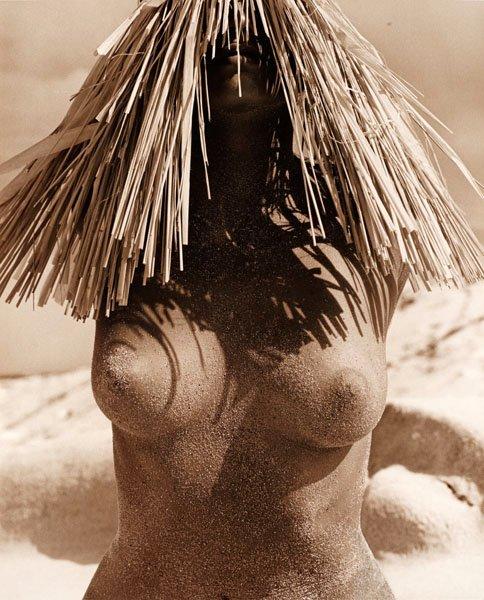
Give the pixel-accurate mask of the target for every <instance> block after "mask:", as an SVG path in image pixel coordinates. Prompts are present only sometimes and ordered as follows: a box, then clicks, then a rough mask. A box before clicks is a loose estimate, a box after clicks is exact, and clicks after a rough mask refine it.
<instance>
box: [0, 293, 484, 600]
mask: <svg viewBox="0 0 484 600" xmlns="http://www.w3.org/2000/svg"><path fill="white" fill-rule="evenodd" d="M483 291H484V286H474V287H472V288H469V289H468V290H464V291H461V292H453V293H448V292H442V293H440V292H439V293H434V294H431V295H427V294H423V295H421V296H418V297H416V298H415V297H413V296H412V295H406V296H405V297H404V299H403V302H402V305H401V307H400V310H399V312H398V314H397V316H396V318H395V321H394V325H393V327H392V331H391V335H390V337H389V340H388V362H389V403H388V407H387V410H386V412H385V415H384V417H383V419H382V421H381V423H380V425H379V426H378V428H377V430H376V431H375V435H374V443H373V450H372V457H371V463H370V479H369V485H368V491H367V497H366V500H365V506H364V511H363V527H364V530H365V534H366V536H367V539H368V541H369V543H370V545H371V547H372V549H373V551H374V552H375V554H376V556H377V558H378V560H379V561H380V564H381V566H382V568H383V570H384V572H385V574H386V576H387V578H388V580H389V581H390V584H391V586H392V588H393V590H394V591H395V594H396V596H397V598H398V599H399V600H447V599H452V600H479V599H481V600H484V535H483V530H484V525H483V519H482V511H483V508H484V504H483V496H484V466H483V465H484V377H483V373H484V369H483V367H484V344H482V339H483V334H484V301H483ZM0 407H1V408H0V415H1V416H0V418H1V422H0V448H1V454H0V456H1V459H0V460H1V462H0V489H1V490H2V492H1V495H0V581H1V582H2V584H1V585H2V588H1V589H2V591H1V593H0V596H1V597H2V598H3V597H4V598H6V599H9V600H10V599H19V600H33V599H34V598H35V599H38V598H42V599H43V598H49V599H52V600H57V599H59V600H60V599H62V600H70V599H71V598H72V599H78V598H80V597H81V596H82V592H83V590H84V589H85V588H86V586H87V583H88V581H89V579H90V577H91V576H92V573H93V571H94V569H95V566H96V562H97V561H98V560H99V557H100V556H101V555H102V553H103V551H104V548H105V547H106V545H107V544H108V543H109V540H110V538H111V536H112V534H113V531H114V528H115V521H116V508H115V494H114V487H113V475H112V463H111V454H110V452H111V451H110V445H111V443H110V428H109V423H108V422H107V420H106V419H105V418H104V417H103V416H102V415H101V414H100V412H99V411H98V409H97V407H96V406H95V404H94V401H93V399H92V396H91V391H90V384H89V371H88V369H80V370H77V371H72V372H68V373H65V374H62V375H44V376H30V377H23V378H12V379H3V380H0ZM87 507H88V508H87ZM362 600H364V599H362Z"/></svg>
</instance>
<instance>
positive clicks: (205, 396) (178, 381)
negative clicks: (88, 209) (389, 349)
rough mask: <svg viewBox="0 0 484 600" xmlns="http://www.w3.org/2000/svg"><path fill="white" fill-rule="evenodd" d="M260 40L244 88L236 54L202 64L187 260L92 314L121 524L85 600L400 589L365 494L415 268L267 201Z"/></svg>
mask: <svg viewBox="0 0 484 600" xmlns="http://www.w3.org/2000/svg"><path fill="white" fill-rule="evenodd" d="M251 51H253V49H247V51H246V52H247V54H246V56H245V60H244V62H243V63H242V69H241V77H242V87H243V96H242V97H241V98H239V97H238V95H237V86H236V81H235V80H236V78H237V64H236V58H235V57H230V56H227V57H225V58H220V59H218V60H216V61H214V63H213V64H212V65H210V66H209V70H208V73H209V83H210V88H211V101H212V109H213V113H212V122H211V124H210V125H209V126H208V128H207V144H208V153H209V155H210V157H211V165H212V166H211V182H212V197H211V200H209V199H208V198H207V194H206V190H205V183H204V179H203V165H201V164H200V163H201V160H200V159H199V160H198V161H197V164H196V167H195V170H194V172H193V174H192V181H193V187H192V203H193V204H192V206H193V209H192V211H193V212H192V215H191V219H192V221H191V223H192V224H191V241H190V245H189V247H188V250H189V255H188V256H187V257H186V260H187V262H188V264H189V265H190V268H189V269H188V270H187V272H186V273H185V274H183V275H182V274H179V273H177V274H176V275H174V276H173V280H172V282H171V284H169V285H168V286H162V285H161V284H159V283H152V284H150V285H148V286H142V285H139V286H136V288H135V290H134V294H133V296H132V297H131V300H130V303H129V305H128V307H126V308H125V309H119V310H117V311H115V312H114V313H113V315H112V316H111V317H109V318H102V319H100V320H98V322H97V333H96V345H95V350H94V361H93V388H94V391H95V395H96V399H97V402H98V404H99V406H100V407H101V409H102V410H103V411H104V412H105V414H106V415H107V416H108V418H110V419H111V420H112V422H113V435H114V454H115V462H116V477H117V481H118V493H119V507H120V526H119V531H118V535H117V537H116V539H115V541H114V542H113V545H112V547H111V548H110V550H109V551H108V553H107V555H106V557H105V558H104V560H103V561H102V563H101V565H100V567H99V569H98V572H97V573H96V576H95V578H94V580H93V582H92V584H91V586H90V587H89V590H88V592H87V594H86V598H93V599H95V598H167V599H168V598H170V599H175V598H176V599H178V598H179V599H182V598H183V599H184V598H200V599H202V598H203V599H205V598H206V599H214V598H219V599H221V598H230V599H231V600H232V599H233V600H235V599H242V598H244V599H246V598H247V599H249V598H251V599H256V598H281V599H282V598H284V599H286V598H287V599H291V600H292V599H294V600H295V599H302V598H345V599H346V598H348V599H349V598H358V599H360V598H368V599H369V598H378V599H382V598H391V597H392V594H391V592H390V590H389V589H388V586H387V585H386V583H385V582H384V579H383V577H382V575H381V573H380V572H379V569H378V566H377V564H376V561H375V560H374V558H373V557H372V555H371V552H370V550H369V549H368V546H367V545H366V543H365V541H364V539H363V536H362V533H361V529H360V508H361V501H362V495H363V490H364V485H365V479H366V472H367V471H366V469H367V461H368V453H369V446H370V438H371V431H372V429H373V428H374V427H375V425H376V424H377V422H378V420H379V419H380V416H381V414H382V411H383V408H384V405H385V388H386V375H385V350H384V338H385V333H386V329H387V326H388V323H389V320H390V317H391V313H392V312H393V308H394V306H395V302H396V300H397V298H398V294H399V290H400V289H401V283H402V279H403V278H401V279H400V282H399V281H398V275H390V276H388V277H386V278H384V277H373V278H372V277H369V276H366V275H365V274H364V269H362V267H361V265H360V264H359V262H358V260H357V259H356V258H355V256H354V254H353V252H351V251H349V250H348V249H347V248H346V246H345V244H344V240H342V239H341V238H342V236H341V233H340V232H338V230H337V223H336V220H335V218H334V216H333V215H331V216H330V215H328V218H327V221H328V227H327V230H328V231H331V228H332V230H333V231H332V233H331V234H330V235H329V239H327V240H326V242H324V243H322V244H320V245H319V246H318V247H317V248H315V247H312V245H311V236H310V232H309V227H308V225H306V224H304V223H301V222H300V221H298V220H297V218H296V214H295V213H296V211H295V210H294V209H292V210H291V208H290V207H288V206H287V203H286V202H284V203H283V202H281V203H280V206H279V207H278V208H273V209H272V210H271V209H270V208H269V209H268V207H267V199H266V198H265V197H264V196H265V194H266V193H267V185H266V177H267V164H268V162H269V160H270V158H271V153H272V148H271V141H272V136H273V132H274V129H275V127H276V126H277V121H278V120H279V119H283V120H284V119H285V114H284V113H285V103H284V102H283V100H282V99H281V98H280V97H274V96H272V95H270V94H269V93H268V92H266V85H265V84H266V75H265V73H264V71H263V69H261V68H260V67H259V64H258V62H257V59H256V58H252V57H251V54H250V52H251ZM288 137H289V139H290V137H291V136H290V135H289V136H288ZM303 193H304V190H303V189H293V194H294V195H296V196H297V197H298V198H299V197H301V196H302V195H303ZM375 307H378V310H379V314H377V312H376V311H377V309H376V308H375Z"/></svg>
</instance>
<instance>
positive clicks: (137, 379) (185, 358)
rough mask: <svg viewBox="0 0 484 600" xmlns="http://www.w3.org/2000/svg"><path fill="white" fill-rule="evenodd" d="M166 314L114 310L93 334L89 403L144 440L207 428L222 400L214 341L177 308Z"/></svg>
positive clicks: (220, 363) (220, 357) (221, 361)
mask: <svg viewBox="0 0 484 600" xmlns="http://www.w3.org/2000/svg"><path fill="white" fill-rule="evenodd" d="M167 314H168V313H166V314H165V315H162V314H156V316H155V313H153V314H152V315H151V317H150V318H148V317H147V315H146V314H140V312H139V311H136V312H133V311H128V310H123V309H121V310H119V311H117V312H116V313H115V314H114V315H113V317H111V318H109V319H103V320H101V321H99V322H98V323H97V327H96V341H95V347H94V355H93V363H92V387H93V392H94V396H95V399H96V402H97V404H98V405H99V407H100V408H101V410H102V411H103V412H104V414H105V415H106V416H107V417H108V418H109V419H110V420H111V421H112V422H113V423H114V424H115V425H116V426H117V427H119V428H121V429H123V430H125V431H128V432H130V433H133V434H136V435H141V436H144V437H153V436H159V435H170V434H174V433H176V432H177V431H179V430H181V429H183V428H185V427H187V426H188V425H190V424H191V423H194V422H197V421H209V420H210V419H212V418H213V416H214V415H215V414H216V412H217V410H218V408H219V406H220V404H221V403H222V402H223V399H224V396H225V395H226V393H227V385H226V383H227V382H226V368H225V358H224V354H223V352H222V349H221V347H220V344H219V342H218V339H217V336H216V335H215V334H214V333H213V332H211V331H209V330H201V329H199V328H198V327H197V326H196V325H194V324H190V323H189V322H188V321H187V319H186V317H185V316H184V315H183V313H182V312H181V311H180V310H179V309H177V308H173V309H172V310H170V314H169V318H168V317H167Z"/></svg>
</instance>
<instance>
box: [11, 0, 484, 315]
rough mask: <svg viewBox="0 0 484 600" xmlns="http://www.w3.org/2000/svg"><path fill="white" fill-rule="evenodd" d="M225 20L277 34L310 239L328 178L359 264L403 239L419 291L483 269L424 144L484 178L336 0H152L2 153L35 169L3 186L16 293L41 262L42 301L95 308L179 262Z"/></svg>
mask: <svg viewBox="0 0 484 600" xmlns="http://www.w3.org/2000/svg"><path fill="white" fill-rule="evenodd" d="M229 24H231V25H232V26H233V25H235V32H236V38H235V42H236V43H237V44H238V43H239V42H240V41H241V40H243V39H246V38H248V37H249V35H252V34H255V35H262V34H263V35H266V36H267V37H268V38H269V40H270V44H271V47H272V52H273V55H274V58H275V61H276V65H277V70H278V77H279V83H280V85H281V87H282V91H283V93H284V96H285V98H286V102H287V106H288V111H289V114H290V117H291V121H292V125H293V150H294V153H295V154H296V155H297V156H299V158H300V159H301V169H302V174H303V178H304V182H305V189H306V196H307V203H308V217H309V219H310V222H311V228H312V232H313V236H314V237H313V239H314V240H315V235H316V229H318V228H319V230H320V231H319V233H320V234H321V235H324V231H323V229H322V219H321V214H322V213H324V210H325V207H324V202H323V198H322V194H321V185H320V184H321V180H322V179H324V182H325V184H326V187H327V189H328V190H329V192H330V195H331V198H332V201H333V203H334V205H335V208H336V212H337V215H338V218H339V220H340V222H341V225H342V227H343V229H344V231H345V235H346V236H347V240H348V242H352V243H353V244H354V245H355V250H356V252H357V254H358V256H359V258H360V260H361V261H362V263H363V264H364V265H365V267H366V268H367V269H379V270H382V271H383V272H385V273H387V272H390V271H392V270H394V269H395V264H394V263H393V261H394V260H395V258H394V257H395V253H394V252H389V249H390V248H394V249H396V250H397V255H398V256H399V258H400V259H401V260H402V261H403V262H404V263H405V264H406V265H407V266H408V270H409V273H410V279H411V281H412V284H413V285H414V287H416V288H417V287H418V286H419V285H423V286H424V287H426V288H430V287H431V286H432V285H434V284H436V283H437V284H445V285H450V284H452V285H456V286H457V285H461V284H462V283H468V282H473V281H475V280H477V279H479V278H481V277H482V275H483V270H482V265H481V262H480V259H481V249H480V247H479V244H478V242H477V240H476V239H475V237H474V235H473V233H472V231H471V230H470V228H469V226H468V225H467V224H466V221H465V218H464V217H463V215H462V213H461V211H460V210H459V209H458V208H457V207H456V205H455V204H454V202H453V201H452V199H451V197H450V195H449V192H448V191H447V188H446V185H445V182H444V180H443V178H442V175H441V173H440V171H439V169H438V166H437V165H434V162H435V158H434V155H433V150H431V149H430V146H431V145H432V144H433V145H435V146H437V147H438V148H440V149H441V150H442V151H443V152H444V153H445V154H446V155H447V156H448V157H450V159H451V160H452V161H453V162H454V163H455V164H456V165H457V167H458V168H459V169H460V171H461V172H462V174H463V175H464V177H465V178H466V179H467V180H468V182H469V183H470V184H471V186H472V187H473V188H474V189H475V190H476V192H477V193H478V194H479V195H481V196H482V189H481V187H480V186H479V184H478V183H477V182H476V181H475V180H474V179H473V177H472V175H471V174H470V173H469V171H468V170H467V169H466V167H465V165H464V164H463V163H462V161H461V160H460V159H459V157H458V156H457V155H456V153H455V152H454V151H453V150H452V149H451V148H450V147H449V146H448V144H447V143H446V142H445V141H444V140H443V139H442V137H441V136H440V135H439V134H438V133H437V132H436V131H435V130H434V129H433V127H432V126H431V125H430V124H429V123H428V121H427V120H426V119H425V118H424V116H423V115H426V117H429V116H430V117H432V115H430V113H429V112H428V111H426V109H425V108H424V107H423V106H422V105H421V104H420V102H419V101H418V97H417V95H416V94H415V92H414V91H413V90H412V89H410V88H409V87H408V85H406V84H405V83H404V82H403V81H402V80H400V79H399V78H397V77H396V76H395V75H394V74H393V73H392V72H391V71H390V70H389V69H388V68H387V67H386V66H385V65H384V63H383V61H382V60H381V58H380V57H379V55H378V53H377V52H376V50H375V49H374V48H373V47H372V46H371V45H370V44H369V43H368V42H367V41H366V40H365V39H364V38H363V37H362V36H361V35H360V34H359V33H358V32H357V31H356V29H355V28H354V27H353V26H352V25H351V23H350V22H349V21H348V20H347V19H346V18H345V17H344V15H343V14H342V13H341V11H340V10H339V8H338V7H337V6H336V5H335V4H334V2H332V1H331V0H176V1H173V0H151V1H145V2H142V3H141V5H140V6H139V7H138V8H137V9H136V10H135V11H134V12H133V14H132V15H131V16H130V17H129V18H128V19H127V20H126V21H125V22H124V23H122V24H121V25H120V27H118V29H117V30H116V31H115V32H114V33H113V34H112V35H111V36H110V37H109V38H108V39H107V40H106V41H105V42H104V43H103V44H101V46H100V47H99V48H98V50H97V54H98V55H99V58H98V60H97V62H96V64H95V66H94V67H93V69H92V71H91V73H90V74H89V76H88V77H87V79H86V81H85V82H84V84H83V86H82V88H81V90H80V91H79V92H78V93H77V94H76V95H75V96H74V98H73V101H72V105H71V107H70V109H69V111H68V113H67V115H66V117H65V118H64V120H63V121H62V123H61V125H60V126H59V127H58V129H57V130H56V131H55V132H54V133H53V134H52V136H49V137H48V138H46V139H45V140H43V141H42V142H39V144H36V145H35V146H33V147H32V148H30V149H29V150H27V151H25V152H24V153H22V154H21V155H19V156H17V157H14V158H13V159H11V160H10V161H7V163H4V165H2V166H0V171H1V170H2V169H3V170H8V169H11V168H15V167H17V166H19V165H20V164H27V167H26V168H25V170H24V171H23V172H22V173H20V174H19V175H18V176H17V177H16V178H15V179H14V180H13V181H12V182H11V183H10V184H9V185H8V186H7V187H6V188H5V189H4V190H3V191H2V193H1V196H0V202H1V204H0V210H1V213H0V294H2V293H3V292H5V290H6V288H7V285H8V284H9V283H10V282H11V280H12V279H13V278H16V281H15V282H14V283H13V285H12V288H11V290H10V292H9V294H8V297H7V301H11V300H13V299H14V298H15V297H17V298H18V300H19V302H20V301H22V300H24V299H26V298H27V297H28V296H29V295H30V294H32V293H34V292H35V291H36V289H37V287H38V285H39V281H40V278H41V276H42V274H43V273H45V272H46V271H47V272H48V275H47V278H46V280H45V282H44V285H43V288H42V290H41V292H40V295H39V299H38V302H39V304H40V305H43V304H45V303H46V302H47V300H48V298H49V297H51V296H54V297H55V298H56V300H58V301H59V302H61V303H62V304H66V311H67V310H69V311H70V313H71V314H72V315H73V316H75V317H77V318H85V317H87V316H89V315H93V316H94V317H97V316H99V314H100V313H101V312H103V311H104V312H106V313H107V314H109V311H110V310H112V309H114V308H115V307H116V306H117V305H123V304H126V303H127V302H128V294H129V288H130V285H131V282H132V281H133V277H134V274H135V270H136V269H137V268H141V269H142V273H143V279H144V281H146V280H147V279H149V278H150V277H153V276H154V275H155V274H156V273H161V275H162V278H163V280H164V281H168V279H169V278H170V269H171V264H172V252H173V249H174V248H175V247H176V249H177V252H178V257H179V264H180V268H183V245H184V244H186V243H188V231H189V227H188V224H189V197H190V187H189V186H190V163H191V140H192V122H193V110H194V108H195V106H197V111H198V117H199V119H198V120H199V123H200V139H201V151H202V154H203V157H204V160H205V163H206V164H208V157H207V155H206V147H205V138H204V122H205V117H206V116H208V117H209V114H210V113H209V98H208V91H207V85H206V74H205V66H204V65H205V64H206V62H205V58H206V55H207V52H209V51H211V52H212V53H214V52H215V46H216V43H217V41H218V40H220V36H222V39H223V40H224V43H230V41H231V40H230V35H229V34H230V31H229ZM258 26H259V27H262V29H263V31H258V29H257V27H258ZM289 57H291V59H290V58H289ZM239 59H240V57H239ZM241 91H242V92H243V90H241ZM417 131H419V132H420V134H417ZM419 135H420V137H421V138H422V139H424V140H426V141H425V144H427V142H428V145H429V149H425V148H424V145H423V144H422V142H421V140H420V139H419ZM207 187H208V176H207ZM160 237H161V240H162V244H161V255H160V256H157V254H156V253H157V248H158V245H157V240H158V239H159V238H160ZM49 263H50V264H49Z"/></svg>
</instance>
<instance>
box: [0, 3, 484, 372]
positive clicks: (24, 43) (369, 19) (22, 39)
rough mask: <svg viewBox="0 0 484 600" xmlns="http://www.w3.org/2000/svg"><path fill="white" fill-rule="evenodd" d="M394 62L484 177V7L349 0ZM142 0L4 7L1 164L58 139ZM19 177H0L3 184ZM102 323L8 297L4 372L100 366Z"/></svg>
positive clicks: (455, 188) (474, 203)
mask: <svg viewBox="0 0 484 600" xmlns="http://www.w3.org/2000/svg"><path fill="white" fill-rule="evenodd" d="M340 4H341V6H342V8H343V9H344V10H345V11H346V13H347V14H348V15H349V17H350V18H352V20H353V21H354V23H355V24H356V25H357V27H358V28H359V29H360V30H361V32H362V33H363V34H364V35H365V36H366V37H368V38H369V39H370V40H371V41H372V42H373V43H374V44H375V46H376V47H377V48H378V49H379V50H380V51H381V53H382V55H383V56H384V57H385V58H386V60H387V62H388V64H389V65H390V66H391V67H392V68H393V69H394V70H395V71H397V72H398V73H399V74H401V75H402V76H403V77H404V78H405V79H406V80H407V81H409V82H410V83H412V84H413V85H414V86H415V87H416V88H417V89H418V90H419V91H420V92H422V93H423V94H424V96H425V98H424V102H425V103H426V104H427V106H428V107H429V108H430V109H431V110H432V111H433V112H434V113H435V114H436V115H437V116H438V117H439V118H441V120H443V121H444V122H445V123H446V124H447V125H448V126H449V128H450V129H451V130H452V131H453V132H455V133H454V134H453V135H450V134H448V135H446V137H447V139H448V140H449V141H450V142H451V144H452V145H453V146H454V147H455V148H456V150H457V151H458V152H459V153H460V154H461V156H462V157H463V158H464V160H465V162H466V163H467V165H468V166H469V167H470V169H471V171H472V172H473V173H474V175H475V176H476V177H477V178H478V179H479V180H481V181H482V180H484V144H482V143H481V140H482V139H483V138H484V110H483V108H482V99H483V94H484V69H483V68H482V61H483V58H482V57H483V56H484V2H479V1H475V2H473V1H464V0H426V1H425V2H422V1H421V0H398V1H396V0H365V1H364V2H362V1H361V0H341V1H340ZM135 5H136V2H135V0H68V1H66V0H37V1H28V0H27V1H18V2H15V1H13V2H0V49H1V50H0V95H1V98H2V102H1V105H0V131H1V135H0V161H3V160H5V159H6V158H8V157H10V156H11V155H13V154H15V153H17V152H19V151H21V150H23V149H25V148H26V147H28V146H29V145H31V144H32V143H34V142H36V141H38V140H39V139H41V138H43V137H44V136H46V135H48V134H49V133H50V132H51V131H52V130H53V129H54V127H56V126H57V124H58V122H59V121H60V119H61V118H62V116H63V115H64V113H65V111H66V109H67V105H68V100H69V97H70V95H72V94H73V93H75V92H76V91H77V90H78V88H79V86H80V85H81V83H82V81H83V79H84V77H85V75H86V73H87V71H88V70H89V68H90V67H91V65H92V64H93V61H94V56H93V51H94V49H95V48H96V47H97V46H98V45H99V43H100V42H102V41H103V39H104V38H105V37H106V36H107V35H108V34H109V33H110V32H111V31H112V30H113V29H114V28H115V27H116V26H117V25H118V24H119V22H120V21H121V20H123V19H124V18H125V16H126V15H127V14H128V13H129V12H130V11H131V10H132V9H133V8H134V7H135ZM444 173H445V175H446V177H447V179H448V182H449V185H450V188H451V190H452V192H453V193H454V195H455V198H456V199H457V201H458V202H459V204H460V205H461V206H462V207H463V208H464V210H465V211H466V212H467V214H468V216H469V219H470V221H471V223H472V224H473V226H474V229H475V231H476V232H477V234H478V235H479V236H480V238H481V239H482V238H483V237H484V211H482V207H481V206H479V200H478V199H477V198H475V197H474V196H473V195H472V192H471V191H470V190H469V188H468V187H467V186H466V185H465V184H464V182H463V180H462V179H461V178H460V177H459V175H458V174H457V173H456V171H455V170H454V169H453V168H452V167H451V166H450V165H448V164H444ZM9 179H10V175H9V176H8V177H6V176H4V177H2V178H0V186H3V185H4V184H6V183H7V181H8V180H9ZM93 331H94V326H93V323H92V322H89V323H85V324H77V323H75V322H74V321H73V320H72V319H69V318H66V317H64V316H63V313H62V309H60V308H59V307H57V306H56V305H54V304H52V305H50V306H48V307H47V308H44V309H42V310H39V309H36V310H33V306H32V304H31V303H29V304H26V305H24V306H22V308H21V310H20V311H19V310H17V309H16V308H15V307H14V306H8V305H6V304H5V303H4V302H3V301H0V375H20V374H28V373H39V372H56V371H63V370H65V369H69V368H74V367H77V366H82V365H87V364H89V361H90V355H91V346H92V337H93Z"/></svg>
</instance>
